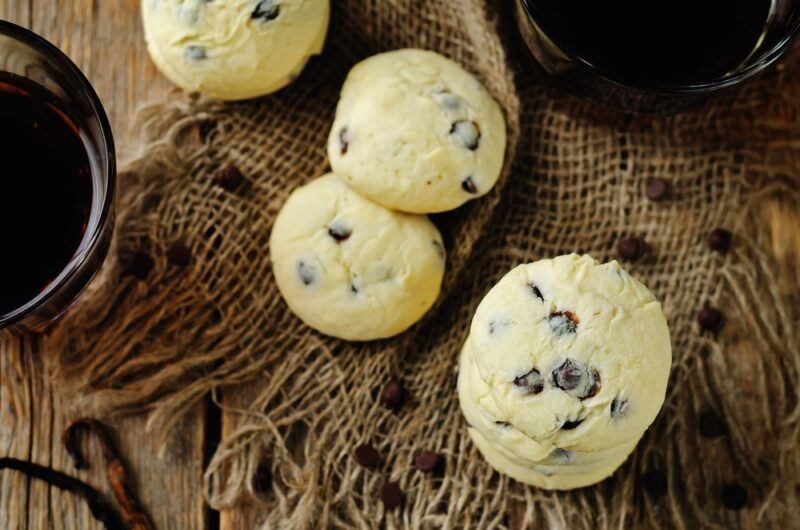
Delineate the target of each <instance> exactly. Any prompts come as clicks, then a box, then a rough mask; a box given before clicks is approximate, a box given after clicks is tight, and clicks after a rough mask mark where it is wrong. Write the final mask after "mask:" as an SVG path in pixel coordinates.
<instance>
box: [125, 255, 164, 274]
mask: <svg viewBox="0 0 800 530" xmlns="http://www.w3.org/2000/svg"><path fill="white" fill-rule="evenodd" d="M155 265H156V263H155V261H153V258H151V257H150V255H149V254H146V253H144V252H142V251H139V252H136V253H135V254H133V255H132V256H131V257H130V259H129V260H128V263H127V265H126V267H125V272H124V274H125V275H126V276H134V277H135V278H138V279H140V280H144V279H146V278H147V276H148V275H149V274H150V271H152V270H153V267H155Z"/></svg>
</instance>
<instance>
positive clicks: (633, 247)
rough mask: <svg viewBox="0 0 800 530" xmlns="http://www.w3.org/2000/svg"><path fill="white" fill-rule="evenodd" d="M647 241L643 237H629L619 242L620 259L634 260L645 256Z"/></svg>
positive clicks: (618, 253) (618, 252)
mask: <svg viewBox="0 0 800 530" xmlns="http://www.w3.org/2000/svg"><path fill="white" fill-rule="evenodd" d="M646 250H647V243H645V240H644V239H643V238H641V237H628V238H625V239H623V240H622V241H620V242H619V244H617V255H618V256H619V257H620V259H624V260H630V261H634V260H637V259H639V258H641V257H642V256H644V253H645V251H646Z"/></svg>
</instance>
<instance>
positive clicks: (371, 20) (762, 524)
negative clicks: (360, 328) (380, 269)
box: [47, 0, 800, 529]
mask: <svg viewBox="0 0 800 530" xmlns="http://www.w3.org/2000/svg"><path fill="white" fill-rule="evenodd" d="M333 4H334V6H333V7H334V14H333V21H332V27H331V33H330V37H329V40H328V44H327V47H326V50H325V53H324V55H323V56H321V57H320V58H317V59H315V60H314V61H312V63H311V64H310V65H309V66H308V68H307V69H306V71H305V72H304V73H303V75H302V76H301V77H300V78H299V79H298V80H297V81H296V82H295V83H294V84H293V85H292V86H290V87H289V88H287V89H286V90H284V91H282V92H281V93H279V94H277V95H275V96H272V97H268V98H263V99H261V100H258V101H252V102H247V103H236V104H219V103H211V102H206V101H202V100H197V99H192V98H188V97H185V96H177V95H176V96H175V97H173V98H171V99H170V100H169V101H166V102H163V103H159V104H157V105H155V106H151V107H148V108H145V109H143V110H142V112H141V114H140V116H139V120H138V123H137V126H136V128H135V130H134V133H133V134H131V135H129V136H128V137H127V139H126V140H125V141H124V147H125V150H126V151H127V152H128V153H129V155H130V156H129V159H128V161H127V163H126V164H125V165H124V171H123V172H122V175H121V181H122V184H123V187H124V188H125V191H124V193H123V196H122V198H121V201H120V208H119V217H118V234H117V240H116V246H115V249H114V251H113V253H112V256H111V259H110V261H109V263H108V265H107V269H106V270H105V272H104V275H103V278H104V279H103V281H101V282H98V284H97V285H96V286H95V287H94V288H93V289H92V291H91V292H90V293H89V296H87V297H86V298H85V299H84V300H83V302H82V303H81V307H78V308H76V309H75V310H74V311H72V312H71V313H70V315H69V316H68V317H67V318H66V319H65V320H64V321H63V322H62V323H61V324H60V325H59V327H58V328H57V329H56V330H55V331H54V332H53V333H52V334H51V335H50V336H49V338H48V343H47V347H48V351H49V352H50V353H51V357H52V358H53V359H54V361H55V363H56V365H57V368H58V369H59V370H60V373H61V374H62V375H63V377H64V379H65V384H66V385H68V386H69V387H70V388H71V389H72V390H73V391H74V393H75V395H76V396H79V397H80V400H81V402H82V403H83V404H84V405H86V404H88V405H91V406H93V407H94V409H95V410H97V411H98V413H100V414H120V413H134V412H141V411H146V412H147V413H148V414H149V415H150V421H149V427H150V429H152V431H153V433H154V435H162V436H167V435H168V433H169V430H170V428H171V427H172V426H173V425H174V423H175V422H176V421H177V420H178V419H179V418H180V417H181V415H182V414H184V413H186V412H187V411H188V410H189V409H190V408H191V407H192V406H193V405H195V404H196V403H197V401H198V400H200V399H201V398H203V396H205V395H207V394H208V393H209V392H210V391H211V392H212V393H216V391H217V390H219V389H223V388H225V389H227V391H232V390H231V389H232V388H233V387H234V386H237V385H241V384H243V383H245V382H250V383H253V382H255V384H257V385H258V388H259V389H260V390H259V395H258V396H257V398H256V399H255V400H254V401H253V402H252V403H251V404H250V406H249V407H248V409H247V410H244V411H242V412H241V415H240V420H239V427H238V430H236V431H235V432H234V433H233V434H232V435H230V436H228V437H227V439H225V440H223V442H222V444H221V446H220V447H219V449H218V450H217V452H216V454H215V456H214V458H213V460H212V461H211V463H210V465H209V468H208V471H207V473H206V482H205V484H204V487H205V492H206V496H207V498H208V500H209V502H210V503H211V504H212V506H215V507H221V506H229V505H232V504H234V503H236V502H238V501H239V500H241V499H242V498H244V497H250V498H251V502H252V501H255V502H257V503H259V505H260V506H262V507H263V510H262V513H263V517H262V519H263V521H264V523H263V524H264V528H353V527H357V528H378V527H387V528H397V527H410V528H465V527H469V528H507V527H508V528H593V529H595V528H685V529H694V528H700V527H721V528H769V527H778V526H780V527H783V528H797V527H798V526H800V505H799V504H798V501H797V493H798V489H800V484H798V472H800V467H798V460H799V457H800V454H798V446H797V442H798V427H799V426H800V421H799V420H800V408H799V404H798V385H799V384H800V344H799V343H798V331H797V328H798V324H800V293H799V289H798V284H799V283H800V260H799V259H798V249H800V213H798V211H800V179H798V176H797V172H798V170H800V140H799V139H798V138H800V121H798V120H799V119H800V113H799V112H798V111H800V68H798V67H797V64H796V61H795V60H794V57H796V56H793V57H790V58H789V59H788V60H787V61H786V63H785V67H784V68H782V69H777V70H773V71H771V72H769V73H768V74H766V75H764V76H763V77H761V78H760V79H758V80H756V81H754V82H751V83H749V84H747V85H745V86H744V87H743V88H742V89H740V90H736V91H734V92H731V93H728V94H727V95H724V96H723V97H721V98H718V99H716V100H715V101H713V102H709V103H707V104H704V105H702V106H700V107H698V108H695V109H693V110H691V111H689V112H686V113H683V114H681V115H678V116H675V117H670V118H666V117H630V116H625V115H620V114H618V113H614V112H611V111H607V110H603V109H599V108H597V107H594V106H592V105H590V104H588V103H584V102H582V101H580V100H577V99H575V98H573V97H571V96H568V95H567V94H565V93H564V91H563V89H562V88H560V87H559V86H558V85H556V84H555V83H554V82H553V81H551V80H549V79H547V78H546V76H544V75H543V74H542V73H541V72H539V71H538V70H537V69H536V68H535V67H533V66H532V65H531V61H530V60H529V58H528V56H527V55H526V54H525V53H524V52H523V50H522V48H521V47H520V45H519V41H518V39H517V37H516V35H515V31H514V27H513V18H512V17H511V5H510V4H511V2H500V1H494V2H489V3H488V4H487V3H486V2H482V1H480V0H462V1H460V2H452V1H447V0H418V1H414V0H386V1H384V0H369V1H354V0H336V1H335V2H333ZM403 47H420V48H426V49H431V50H436V51H438V52H441V53H443V54H445V55H447V56H449V57H451V58H453V59H455V60H456V61H458V62H459V63H461V64H462V65H464V66H465V67H466V68H467V69H468V70H470V71H471V72H473V73H474V74H475V75H477V76H478V77H479V78H480V79H481V80H482V81H483V82H484V83H485V84H486V86H487V87H488V88H489V90H490V91H491V92H492V93H493V94H494V96H495V97H496V98H497V100H498V101H499V102H500V104H501V106H502V108H503V110H504V112H505V114H506V117H507V122H508V133H509V145H508V152H507V165H506V169H505V171H504V174H503V177H502V178H501V180H500V182H499V183H498V185H497V187H496V188H495V189H494V190H493V191H492V192H491V193H490V194H489V195H488V196H486V197H483V198H481V199H480V200H477V201H473V202H472V203H470V204H469V205H467V206H465V207H463V208H460V209H458V210H457V211H455V212H452V213H448V214H444V215H438V216H435V217H434V221H435V222H436V223H437V225H438V226H439V227H440V228H441V230H442V232H443V233H444V236H445V240H446V245H447V250H448V272H447V276H446V279H445V286H444V292H443V294H442V297H441V298H440V300H439V303H438V305H437V306H436V307H435V308H434V309H433V310H432V311H431V312H430V313H429V315H428V316H427V317H426V319H425V320H424V321H423V322H422V323H420V324H419V325H418V326H416V327H414V328H413V329H412V330H411V331H409V332H407V333H405V334H404V335H402V336H400V337H397V338H394V339H391V340H387V341H381V342H378V343H372V344H350V343H345V342H342V341H338V340H334V339H330V338H327V337H324V336H321V335H319V334H318V333H316V332H313V331H311V330H310V329H308V328H307V327H305V326H304V325H303V324H302V323H301V322H300V321H299V320H298V319H296V318H295V317H294V316H293V315H291V314H290V312H289V311H288V310H287V308H286V305H285V304H284V302H283V301H282V300H281V297H280V296H279V294H278V291H277V289H276V286H275V282H274V279H273V276H272V272H271V267H270V261H269V253H268V239H269V233H270V229H271V226H272V222H273V220H274V218H275V215H276V213H277V211H278V209H279V208H280V206H281V205H282V203H283V201H284V200H285V199H286V197H287V196H288V194H289V193H290V192H291V191H292V190H293V189H294V188H296V187H297V186H299V185H300V184H302V183H304V182H307V181H309V180H310V179H312V178H315V177H317V176H320V175H321V174H323V173H324V172H325V171H326V168H327V162H326V156H325V141H326V136H327V133H328V130H329V127H330V124H331V122H332V119H333V113H334V108H335V105H336V101H337V96H338V91H339V89H340V87H341V84H342V82H343V81H344V78H345V75H346V73H347V71H348V69H349V68H350V67H351V66H352V65H353V64H355V63H356V62H357V61H358V60H360V59H363V58H365V57H367V56H369V55H371V54H374V53H377V52H380V51H385V50H391V49H397V48H403ZM228 163H234V164H235V165H237V166H238V167H239V168H240V169H241V171H242V173H243V174H244V176H245V180H246V182H245V183H244V184H243V185H242V186H240V187H239V188H238V189H236V190H235V191H233V192H231V191H226V190H225V189H222V188H221V187H219V186H217V185H215V184H214V182H213V178H212V175H213V174H214V172H215V171H216V170H217V169H218V168H220V167H222V166H224V165H226V164H228ZM653 177H661V178H664V179H667V180H669V181H670V182H671V183H672V185H673V193H672V195H671V196H670V197H669V199H668V200H666V201H663V202H659V203H653V202H649V201H648V200H647V199H646V198H645V191H644V190H645V186H646V183H647V181H648V179H650V178H653ZM717 226H719V227H724V228H727V229H729V230H731V231H732V232H733V233H734V234H735V237H734V246H733V249H732V250H731V251H730V252H729V253H727V254H719V253H715V252H713V251H711V250H710V249H709V248H708V247H707V246H706V244H705V237H706V234H707V233H708V231H709V230H710V229H711V228H713V227H717ZM630 235H639V236H643V237H644V238H645V239H646V241H647V244H648V253H647V255H646V256H645V257H644V258H642V259H641V260H639V261H637V262H635V263H626V264H625V266H626V268H627V269H628V270H629V271H630V272H631V273H632V274H633V275H634V276H636V277H637V278H639V279H640V280H641V281H643V282H644V283H645V284H646V285H648V286H649V287H650V288H651V289H652V290H653V291H654V292H655V293H656V295H657V296H658V298H659V299H660V300H661V301H662V302H663V306H664V310H665V312H666V314H667V316H668V320H669V324H670V329H671V333H672V342H673V349H674V363H673V369H672V375H671V379H670V385H669V390H668V395H667V400H666V404H665V406H664V409H663V411H662V412H661V414H660V415H659V417H658V419H657V420H656V422H655V424H654V425H653V426H652V427H651V428H650V430H649V431H648V433H647V434H646V435H645V437H644V439H643V440H642V442H641V443H640V444H639V446H638V448H637V450H636V451H635V453H634V454H633V455H632V456H631V458H630V459H629V460H628V462H627V463H626V464H625V465H624V466H623V467H622V468H621V469H620V470H619V471H618V472H617V473H616V474H615V475H614V476H613V477H612V478H610V479H608V480H606V481H604V482H603V483H601V484H599V485H597V486H594V487H590V488H585V489H582V490H578V491H573V492H566V493H554V492H546V491H541V490H537V489H534V488H530V487H525V486H522V485H520V484H517V483H515V482H514V481H512V480H509V479H507V478H505V477H503V476H500V475H499V474H497V473H496V472H494V471H493V470H492V469H491V468H490V467H489V466H488V465H487V464H486V463H485V462H484V461H483V460H482V458H481V457H480V455H479V454H478V453H477V451H476V450H475V448H474V446H473V445H472V443H471V442H470V441H469V439H468V436H467V434H466V430H465V426H464V423H463V420H462V418H461V414H460V412H459V408H458V403H457V398H456V393H455V373H454V368H455V366H456V361H457V356H458V352H459V349H460V347H461V344H462V343H463V340H464V339H465V337H466V334H467V329H468V325H469V322H470V318H471V316H472V314H473V312H474V310H475V307H476V305H477V304H478V302H479V301H480V299H481V297H482V296H483V295H484V294H485V293H486V291H487V290H488V289H489V288H490V287H491V286H492V285H493V284H494V283H495V282H496V281H497V280H498V279H499V278H500V277H501V276H502V275H503V274H504V273H506V272H507V271H508V270H509V269H510V268H512V267H513V266H514V265H516V264H518V263H522V262H526V261H533V260H536V259H540V258H545V257H553V256H556V255H558V254H562V253H568V252H588V253H591V254H592V255H593V256H595V257H596V258H598V259H601V260H607V259H612V258H613V257H614V249H615V246H616V243H617V242H618V241H619V239H620V238H622V237H626V236H630ZM176 242H181V243H183V244H185V245H186V246H187V247H189V248H190V249H191V251H192V257H191V262H190V263H189V265H188V266H185V267H179V266H175V265H171V264H170V263H169V261H168V259H167V257H166V256H167V251H168V249H169V248H170V247H171V246H172V245H174V244H175V243H176ZM137 253H138V255H139V257H138V258H133V257H134V256H137ZM142 253H144V254H146V255H148V256H150V257H151V258H152V259H153V265H154V266H153V268H152V270H150V271H149V272H148V273H147V275H146V277H145V278H144V279H140V278H139V277H137V276H136V275H130V274H125V270H126V269H129V268H130V267H129V263H130V262H131V260H132V259H133V261H134V263H138V264H139V267H138V269H137V270H138V272H139V276H144V272H147V271H146V267H144V269H145V270H144V271H143V270H142V269H143V267H142V266H141V265H142V263H143V262H145V263H146V261H147V260H142V258H141V254H142ZM137 260H138V261H137ZM705 304H710V305H713V306H716V307H720V308H722V309H723V310H724V312H725V315H726V318H727V324H726V326H725V328H724V329H723V331H722V332H721V333H720V334H718V335H713V334H707V333H702V332H701V331H700V330H699V329H698V326H697V324H696V321H695V316H696V313H697V311H698V310H699V309H701V308H702V307H703V306H704V305H705ZM330 309H331V311H335V310H336V308H330ZM610 347H612V348H613V345H610ZM391 377H397V378H399V379H401V380H402V381H403V382H404V384H405V385H406V386H407V388H408V389H409V394H410V401H409V402H408V403H406V404H405V405H404V406H403V408H401V409H400V411H399V412H393V411H390V410H387V409H386V408H384V407H383V406H382V405H381V404H380V403H379V400H378V399H376V396H377V393H378V392H379V390H380V388H381V387H382V386H383V385H385V384H386V382H387V381H388V380H389V379H390V378H391ZM367 442H368V443H371V444H372V445H374V446H375V447H376V448H377V449H378V450H379V452H380V454H381V455H382V460H381V464H380V466H379V469H377V470H367V469H364V468H361V467H359V466H358V465H357V464H356V463H355V462H354V460H353V458H352V451H353V449H354V448H355V447H356V446H357V445H359V444H361V443H367ZM418 449H429V450H434V451H438V452H441V453H442V454H443V456H444V460H445V466H444V472H443V473H442V474H440V475H426V474H423V473H421V472H419V471H414V470H413V468H412V465H411V464H412V459H413V455H414V452H415V451H416V450H418ZM386 480H392V481H397V482H398V483H399V485H400V487H401V489H402V491H403V493H404V497H405V501H404V504H403V506H402V507H401V508H400V509H396V510H390V511H386V510H384V508H383V507H382V505H381V503H380V502H379V500H378V490H379V488H380V486H381V485H382V484H383V483H384V482H385V481H386ZM730 485H739V486H742V487H744V488H745V489H746V491H747V493H748V499H747V503H746V506H745V507H744V508H743V509H741V510H733V509H730V506H731V505H732V503H733V499H731V498H730V497H731V495H730V494H728V495H725V494H724V493H725V492H726V491H727V492H728V493H730V492H731V491H732V489H731V488H730ZM726 486H729V487H728V488H727V489H726V488H725V487H726Z"/></svg>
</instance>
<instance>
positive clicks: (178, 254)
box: [167, 243, 192, 267]
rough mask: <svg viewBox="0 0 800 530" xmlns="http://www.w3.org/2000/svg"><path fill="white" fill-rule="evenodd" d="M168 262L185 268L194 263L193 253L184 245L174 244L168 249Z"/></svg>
mask: <svg viewBox="0 0 800 530" xmlns="http://www.w3.org/2000/svg"><path fill="white" fill-rule="evenodd" d="M167 261H169V262H170V263H172V264H173V265H176V266H178V267H185V266H187V265H188V264H189V263H190V262H191V261H192V251H191V250H189V247H187V246H186V245H184V244H183V243H173V245H172V246H171V247H169V248H168V249H167Z"/></svg>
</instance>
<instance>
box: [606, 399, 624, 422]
mask: <svg viewBox="0 0 800 530" xmlns="http://www.w3.org/2000/svg"><path fill="white" fill-rule="evenodd" d="M610 414H611V417H612V418H615V419H616V418H623V417H625V416H627V415H628V400H627V399H624V398H619V397H616V398H614V399H613V400H612V401H611V413H610Z"/></svg>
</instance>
